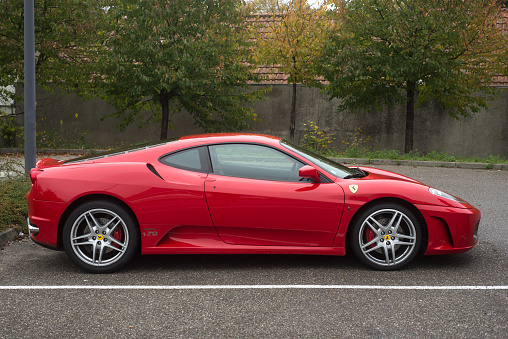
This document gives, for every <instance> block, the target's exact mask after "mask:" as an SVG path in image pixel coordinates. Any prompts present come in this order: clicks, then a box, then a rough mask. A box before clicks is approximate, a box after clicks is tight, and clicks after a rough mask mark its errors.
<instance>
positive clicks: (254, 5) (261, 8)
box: [246, 0, 290, 13]
mask: <svg viewBox="0 0 508 339" xmlns="http://www.w3.org/2000/svg"><path fill="white" fill-rule="evenodd" d="M289 1H290V0H247V1H246V5H247V6H248V7H249V10H250V11H251V12H253V13H279V12H283V11H284V9H285V8H286V7H287V4H288V2H289Z"/></svg>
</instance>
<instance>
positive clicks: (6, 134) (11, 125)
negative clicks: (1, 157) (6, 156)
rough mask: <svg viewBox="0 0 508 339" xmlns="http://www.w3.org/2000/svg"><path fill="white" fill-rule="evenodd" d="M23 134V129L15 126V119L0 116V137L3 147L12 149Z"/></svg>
mask: <svg viewBox="0 0 508 339" xmlns="http://www.w3.org/2000/svg"><path fill="white" fill-rule="evenodd" d="M22 134H23V127H22V126H21V127H20V126H18V125H17V124H16V119H14V118H13V117H8V116H0V137H1V138H2V143H0V144H3V146H4V147H7V148H14V147H16V146H17V145H18V140H19V137H20V136H21V135H22Z"/></svg>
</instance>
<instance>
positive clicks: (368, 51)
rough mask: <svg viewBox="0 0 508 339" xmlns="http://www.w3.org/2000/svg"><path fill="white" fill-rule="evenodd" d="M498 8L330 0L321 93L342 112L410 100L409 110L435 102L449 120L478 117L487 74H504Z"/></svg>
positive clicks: (489, 3)
mask: <svg viewBox="0 0 508 339" xmlns="http://www.w3.org/2000/svg"><path fill="white" fill-rule="evenodd" d="M499 10H500V6H499V2H498V1H496V0H486V1H476V0H475V1H463V0H445V1H429V0H412V1H398V0H348V1H346V0H344V1H336V7H335V10H334V11H332V15H333V16H334V17H335V22H337V23H340V24H337V25H336V26H335V29H334V30H333V31H332V33H331V34H330V38H329V40H328V44H327V46H326V47H325V51H324V53H323V57H322V58H321V60H320V61H319V63H320V65H321V66H322V67H321V72H322V74H323V75H324V77H325V79H326V80H328V81H330V85H329V86H328V87H327V88H326V91H327V93H328V94H329V96H330V97H337V98H340V99H341V103H340V104H339V109H341V110H346V109H349V110H353V111H354V110H372V107H373V106H374V107H377V108H379V107H381V106H382V105H388V106H393V105H395V104H405V103H406V102H408V101H409V105H408V113H409V112H411V111H414V108H415V107H418V106H419V105H421V104H422V103H425V102H428V101H431V100H435V101H437V102H438V103H439V104H441V106H442V107H443V108H444V109H446V110H447V111H448V113H449V114H450V116H452V117H455V118H458V117H462V116H468V115H469V114H470V113H471V112H478V111H479V110H480V109H481V108H485V107H487V105H488V102H489V100H491V99H492V96H491V95H490V94H493V93H494V89H493V88H491V87H489V84H490V81H491V79H492V76H493V75H495V74H503V73H504V74H507V73H508V63H506V60H507V59H508V36H507V35H504V34H502V32H501V31H500V30H499V29H498V27H496V20H497V18H498V16H499ZM412 91H416V93H418V95H417V97H416V103H414V102H412V101H411V100H412V99H410V95H409V94H410V93H411V92H412ZM479 92H482V93H485V94H484V95H478V93H479ZM411 97H413V96H412V95H411ZM413 98H414V97H413ZM415 105H416V106H415ZM410 128H411V131H412V125H411V124H410ZM411 133H412V132H411ZM411 140H412V138H411ZM406 141H407V139H406ZM411 143H412V141H411Z"/></svg>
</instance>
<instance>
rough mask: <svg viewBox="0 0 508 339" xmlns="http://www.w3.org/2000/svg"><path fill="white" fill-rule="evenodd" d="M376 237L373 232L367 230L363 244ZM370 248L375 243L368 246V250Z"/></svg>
mask: <svg viewBox="0 0 508 339" xmlns="http://www.w3.org/2000/svg"><path fill="white" fill-rule="evenodd" d="M375 237H376V233H374V231H373V230H372V229H371V228H369V229H368V230H367V232H366V234H365V243H366V244H367V243H369V242H370V241H372V240H373V239H374V238H375ZM372 246H375V243H374V244H371V245H370V246H369V248H371V247H372Z"/></svg>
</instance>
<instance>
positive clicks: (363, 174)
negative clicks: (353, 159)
mask: <svg viewBox="0 0 508 339" xmlns="http://www.w3.org/2000/svg"><path fill="white" fill-rule="evenodd" d="M352 169H354V170H355V171H356V173H353V174H349V175H346V176H345V177H344V178H343V179H355V178H364V177H366V176H367V173H366V172H364V171H362V170H361V169H359V168H358V167H357V168H352Z"/></svg>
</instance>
